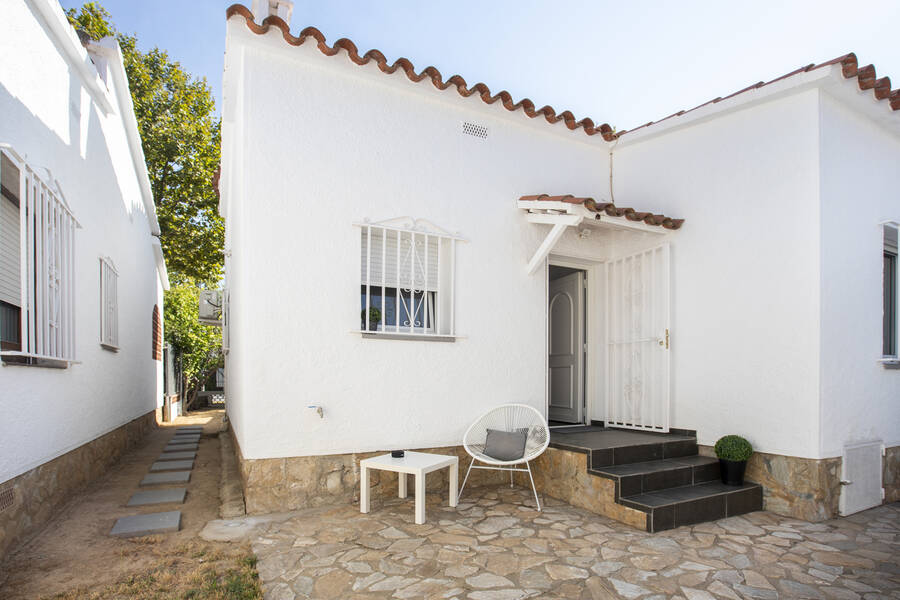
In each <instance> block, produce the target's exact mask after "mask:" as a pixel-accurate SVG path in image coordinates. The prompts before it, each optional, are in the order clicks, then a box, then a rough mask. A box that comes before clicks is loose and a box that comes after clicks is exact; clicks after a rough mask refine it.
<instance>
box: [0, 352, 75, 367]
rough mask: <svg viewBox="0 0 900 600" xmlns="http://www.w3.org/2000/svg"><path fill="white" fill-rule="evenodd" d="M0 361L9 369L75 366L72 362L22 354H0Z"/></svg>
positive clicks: (51, 357)
mask: <svg viewBox="0 0 900 600" xmlns="http://www.w3.org/2000/svg"><path fill="white" fill-rule="evenodd" d="M0 360H2V361H3V365H4V366H9V367H42V368H45V369H68V368H69V365H73V364H75V362H76V361H74V360H66V359H64V358H56V357H53V356H42V355H39V354H26V353H24V352H0Z"/></svg>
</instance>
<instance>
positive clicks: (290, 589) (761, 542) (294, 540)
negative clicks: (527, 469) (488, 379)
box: [219, 487, 900, 600]
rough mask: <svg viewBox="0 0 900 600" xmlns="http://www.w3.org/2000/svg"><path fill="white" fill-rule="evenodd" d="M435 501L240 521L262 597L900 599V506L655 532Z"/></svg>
mask: <svg viewBox="0 0 900 600" xmlns="http://www.w3.org/2000/svg"><path fill="white" fill-rule="evenodd" d="M429 500H430V502H429V505H428V515H427V516H428V521H427V523H426V524H424V525H415V524H414V523H413V507H412V502H411V501H404V500H389V501H387V502H385V503H382V504H381V505H375V506H373V510H372V511H371V512H370V513H369V514H366V515H363V514H360V513H359V508H358V507H357V506H340V507H333V508H320V509H312V510H308V511H302V512H297V513H291V514H289V515H281V516H279V517H276V518H271V519H270V518H265V517H264V518H260V517H248V518H247V519H251V520H252V523H254V524H255V527H254V528H253V529H252V533H251V534H250V535H251V538H250V539H251V540H252V545H253V550H254V552H255V553H256V555H257V556H258V558H259V563H258V569H259V574H260V577H261V579H262V582H263V584H264V590H265V595H266V598H267V599H272V600H275V599H277V600H286V599H293V598H341V599H345V598H346V599H349V598H460V599H462V598H466V599H471V600H512V599H518V598H579V599H581V598H588V599H598V598H629V599H631V598H641V599H651V598H652V599H654V600H656V599H661V598H673V597H674V598H686V599H687V600H707V599H712V598H730V599H739V598H759V599H768V598H773V599H774V598H821V599H837V600H843V599H848V600H850V599H857V598H862V599H864V600H875V599H880V598H900V504H897V503H895V504H891V505H886V506H882V507H878V508H875V509H872V510H869V511H866V512H863V513H860V514H857V515H853V516H851V517H848V518H844V519H837V520H834V521H829V522H826V523H816V524H813V523H806V522H804V521H798V520H793V519H788V518H785V517H779V516H777V515H773V514H770V513H766V512H755V513H750V514H748V515H744V516H740V517H732V518H730V519H723V520H720V521H716V522H713V523H704V524H700V525H696V526H693V527H681V528H678V529H674V530H671V531H667V532H664V533H657V534H649V533H644V532H641V531H637V530H635V529H632V528H630V527H628V526H627V525H623V524H621V523H618V522H616V521H613V520H610V519H607V518H604V517H600V516H597V515H595V514H593V513H589V512H587V511H583V510H580V509H577V508H573V507H571V506H569V505H567V504H564V503H561V502H559V501H554V500H553V499H551V498H547V499H546V501H547V506H546V508H545V510H544V512H543V513H539V512H537V511H535V510H534V509H533V508H531V506H532V504H531V503H530V502H529V496H528V492H527V491H526V490H523V489H512V490H511V489H509V488H505V487H504V488H481V489H474V490H471V492H470V491H468V490H467V492H466V496H465V497H464V498H463V499H462V501H461V502H460V504H459V506H458V507H457V508H456V509H452V508H449V507H447V506H446V505H445V504H444V503H443V502H440V503H439V498H438V497H436V496H433V497H429ZM531 502H533V499H532V500H531ZM260 522H261V523H260ZM219 523H223V522H219ZM234 525H237V523H234Z"/></svg>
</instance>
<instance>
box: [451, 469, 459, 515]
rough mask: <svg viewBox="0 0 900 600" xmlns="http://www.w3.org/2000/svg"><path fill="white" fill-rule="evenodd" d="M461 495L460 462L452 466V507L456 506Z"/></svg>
mask: <svg viewBox="0 0 900 600" xmlns="http://www.w3.org/2000/svg"><path fill="white" fill-rule="evenodd" d="M458 494H459V461H457V462H455V463H453V464H452V465H450V506H456V501H457V499H458V497H459V496H458Z"/></svg>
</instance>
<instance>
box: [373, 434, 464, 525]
mask: <svg viewBox="0 0 900 600" xmlns="http://www.w3.org/2000/svg"><path fill="white" fill-rule="evenodd" d="M447 467H449V468H450V506H456V499H457V493H458V491H459V458H458V457H456V456H446V455H443V454H428V453H427V452H411V451H409V450H407V451H406V455H405V456H404V457H403V458H394V457H392V456H391V455H390V454H382V455H381V456H373V457H372V458H366V459H364V460H361V461H359V512H361V513H367V512H369V469H380V470H382V471H393V472H395V473H398V479H399V480H400V486H399V487H400V491H399V497H400V498H406V476H407V474H409V475H415V476H416V488H415V496H416V524H417V525H421V524H423V523H424V522H425V474H426V473H431V472H432V471H437V470H438V469H444V468H447Z"/></svg>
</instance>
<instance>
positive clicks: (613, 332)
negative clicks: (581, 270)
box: [606, 244, 669, 431]
mask: <svg viewBox="0 0 900 600" xmlns="http://www.w3.org/2000/svg"><path fill="white" fill-rule="evenodd" d="M606 290H607V292H606V293H607V296H606V307H607V312H606V314H607V332H608V333H607V335H608V350H607V360H608V369H607V380H608V388H607V395H606V424H607V425H609V426H613V427H626V428H629V429H641V430H651V431H668V430H669V245H668V244H662V245H660V246H657V247H655V248H651V249H649V250H645V251H642V252H638V253H636V254H632V255H630V256H625V257H622V258H619V259H616V260H614V261H611V262H610V263H608V264H607V286H606Z"/></svg>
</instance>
